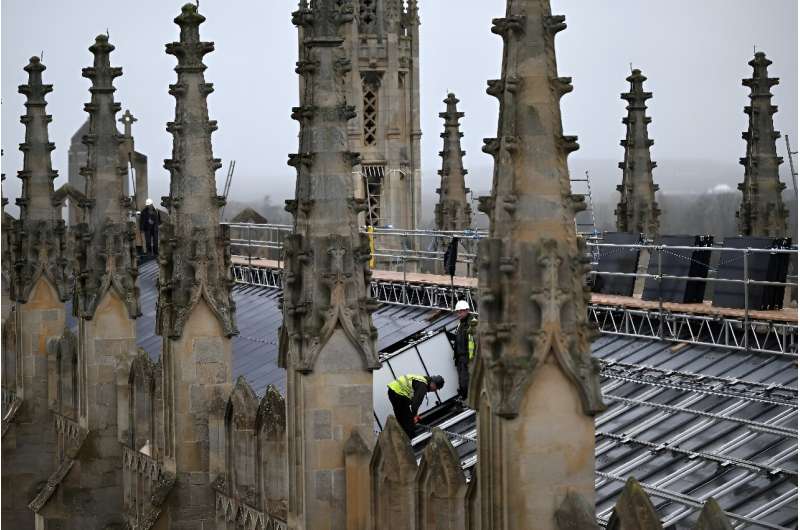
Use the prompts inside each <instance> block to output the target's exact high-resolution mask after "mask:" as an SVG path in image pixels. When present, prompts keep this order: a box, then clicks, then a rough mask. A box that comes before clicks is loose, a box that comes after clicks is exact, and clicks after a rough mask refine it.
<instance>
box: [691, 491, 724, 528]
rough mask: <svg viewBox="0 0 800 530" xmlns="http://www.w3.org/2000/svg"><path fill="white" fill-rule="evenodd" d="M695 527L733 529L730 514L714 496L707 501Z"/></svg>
mask: <svg viewBox="0 0 800 530" xmlns="http://www.w3.org/2000/svg"><path fill="white" fill-rule="evenodd" d="M694 528H695V530H733V526H732V525H731V522H730V520H729V519H728V516H727V515H725V512H723V511H722V508H720V506H719V504H718V503H717V501H716V500H714V498H713V497H712V498H710V499H708V500H707V501H706V503H705V505H704V506H703V511H701V512H700V517H699V518H698V519H697V524H696V525H695V527H694Z"/></svg>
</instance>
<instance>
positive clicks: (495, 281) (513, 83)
mask: <svg viewBox="0 0 800 530" xmlns="http://www.w3.org/2000/svg"><path fill="white" fill-rule="evenodd" d="M548 24H550V25H553V24H556V25H558V26H559V28H560V26H561V25H563V17H553V16H551V15H550V7H549V2H539V1H533V0H513V1H512V2H510V3H509V7H508V17H507V18H504V19H498V20H495V28H499V29H498V31H501V30H502V31H501V34H502V35H503V36H504V41H505V47H504V52H503V53H504V60H503V65H504V66H503V76H502V79H501V80H500V81H497V82H493V83H490V85H491V87H492V88H491V89H492V91H493V92H494V93H496V94H495V95H497V97H498V98H499V99H500V119H499V126H498V134H497V138H496V139H493V140H492V141H491V142H489V144H491V145H492V146H493V148H492V151H493V154H494V159H495V167H494V186H493V189H492V196H491V198H489V199H487V200H484V201H482V203H483V206H485V207H486V210H487V212H488V214H489V219H490V234H489V237H488V238H486V239H484V240H482V241H481V243H480V245H481V246H480V250H479V252H478V253H479V255H481V256H482V257H483V258H482V264H481V265H480V271H479V285H480V289H481V304H480V306H481V307H480V314H481V318H480V322H479V329H480V333H479V335H480V342H481V345H480V348H479V351H480V352H481V353H480V354H481V355H482V356H483V357H484V361H485V363H484V369H485V378H484V382H485V387H486V390H487V391H488V396H489V399H490V400H491V402H492V404H493V410H494V413H495V414H498V415H501V416H504V417H509V418H512V417H514V416H516V415H517V414H518V407H519V403H520V400H521V399H522V397H523V396H524V394H525V393H526V391H527V389H528V384H529V382H530V380H531V378H532V376H533V374H534V372H535V371H536V370H538V368H539V367H540V366H541V365H542V364H543V363H544V362H545V361H546V360H547V358H548V357H549V356H550V355H551V354H552V355H553V356H554V357H555V358H556V360H557V362H558V365H559V366H560V367H561V369H562V370H563V371H564V372H565V373H566V374H567V376H568V377H569V379H570V380H571V381H572V382H573V383H574V384H575V386H576V387H577V389H578V391H579V394H580V395H581V398H582V402H583V407H584V412H585V413H586V414H589V415H592V414H595V413H596V412H598V411H601V410H603V409H604V405H603V403H602V400H601V397H600V391H599V386H598V382H597V381H598V379H597V374H596V372H595V370H594V368H593V365H592V362H591V354H590V339H591V333H590V328H589V324H588V322H587V317H586V302H585V301H584V296H583V292H584V282H583V278H584V274H585V271H584V270H583V266H582V264H581V258H582V256H581V252H580V250H579V245H578V238H577V234H576V231H575V207H574V203H573V201H572V200H571V193H570V179H569V170H568V168H567V154H568V153H569V152H570V151H572V150H574V149H576V148H577V143H576V142H575V138H574V137H570V136H564V135H563V131H562V128H561V111H560V106H559V101H560V98H561V95H562V91H560V90H556V89H555V88H554V86H553V83H552V80H556V79H559V77H558V74H557V70H556V64H555V49H554V46H553V32H552V31H550V30H549V29H548V28H549V27H550V26H548ZM511 41H514V42H515V43H516V44H514V45H511ZM531 113H534V114H535V115H536V116H537V119H536V120H535V121H536V123H535V124H534V123H533V122H532V121H531V119H530V116H531Z"/></svg>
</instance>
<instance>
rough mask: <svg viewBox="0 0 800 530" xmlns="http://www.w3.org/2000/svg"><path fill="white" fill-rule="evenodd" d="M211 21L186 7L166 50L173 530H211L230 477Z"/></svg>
mask: <svg viewBox="0 0 800 530" xmlns="http://www.w3.org/2000/svg"><path fill="white" fill-rule="evenodd" d="M204 21H205V17H204V16H202V15H200V14H199V13H198V12H197V7H196V6H195V5H194V4H186V5H184V6H183V7H182V8H181V13H180V15H178V16H177V17H176V18H175V23H176V24H177V25H178V26H179V27H180V39H179V41H178V42H172V43H169V44H167V45H166V51H167V53H168V54H170V55H174V56H175V58H176V59H177V60H178V65H177V66H176V67H175V72H177V74H178V79H177V82H176V83H175V84H172V85H170V87H169V92H170V94H172V95H173V96H174V97H175V120H174V121H172V122H169V123H167V131H169V132H170V133H171V134H172V137H173V144H172V158H170V159H167V160H165V161H164V167H165V169H167V170H168V171H169V172H170V190H169V196H167V197H163V198H162V205H163V206H165V207H166V208H167V210H168V211H169V220H168V222H166V223H163V224H162V226H161V230H160V245H159V246H160V256H159V266H160V269H159V281H158V289H159V294H158V305H157V312H156V332H157V333H158V334H159V335H161V336H162V338H163V347H162V359H161V362H162V365H163V367H162V370H163V376H162V393H163V403H164V405H163V417H164V448H163V466H164V468H165V469H166V470H167V471H168V472H170V473H173V474H174V475H175V487H174V491H173V492H172V493H171V494H170V497H169V498H168V499H167V502H166V505H165V508H164V515H163V516H162V518H165V519H164V524H166V525H167V526H168V527H169V528H200V527H201V525H202V526H203V527H206V526H208V527H210V526H211V525H212V524H213V520H214V491H213V488H212V487H211V485H212V483H213V481H214V479H215V478H216V476H217V475H218V474H219V473H221V472H222V471H223V469H222V468H221V466H220V465H219V463H218V462H217V461H216V460H215V459H212V458H211V454H212V453H214V452H215V451H217V450H218V448H217V447H216V446H215V443H216V441H215V440H213V439H212V438H211V437H210V435H209V414H210V408H211V404H212V403H214V402H215V400H216V401H219V400H222V399H227V397H228V395H229V394H230V391H231V389H232V388H233V380H232V375H231V340H230V338H231V337H232V336H233V335H235V334H237V333H238V331H237V329H236V324H235V322H234V312H235V305H234V302H233V299H232V297H231V287H232V285H233V280H232V279H231V276H230V267H231V261H230V239H229V237H228V231H227V228H226V227H224V226H222V225H220V218H219V210H220V207H221V206H222V205H223V204H224V199H223V198H222V197H221V196H219V195H217V188H216V180H215V172H216V170H217V169H219V167H220V166H221V164H220V161H219V159H217V158H214V154H213V151H212V146H211V133H212V132H214V131H215V130H216V129H217V122H216V121H213V120H209V118H208V104H207V101H206V98H207V97H208V95H209V94H211V93H212V92H213V90H214V87H213V85H212V84H211V83H207V82H206V81H205V76H204V72H205V70H206V66H205V64H203V57H204V56H205V55H206V54H207V53H210V52H212V51H213V50H214V43H213V42H204V41H201V40H200V24H202V23H203V22H204Z"/></svg>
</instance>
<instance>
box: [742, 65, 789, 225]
mask: <svg viewBox="0 0 800 530" xmlns="http://www.w3.org/2000/svg"><path fill="white" fill-rule="evenodd" d="M747 64H749V65H750V66H752V67H753V77H751V78H749V79H742V85H744V86H746V87H749V88H750V105H748V106H746V107H745V108H744V112H745V114H747V116H748V120H749V125H748V127H747V131H746V132H743V133H742V138H743V139H744V140H746V141H747V151H746V152H745V156H744V157H743V158H741V159H739V163H740V164H742V165H743V166H744V181H743V182H742V183H741V184H739V190H741V192H742V203H741V205H740V206H739V210H738V211H737V212H736V217H737V219H738V223H739V233H740V234H741V235H743V236H762V237H786V235H787V220H788V219H789V212H788V210H787V209H786V205H785V204H784V202H783V197H782V193H783V190H784V189H785V188H786V185H785V184H784V183H782V182H781V181H780V177H779V175H778V166H779V165H780V164H782V163H783V158H781V157H779V156H778V155H777V150H776V147H775V140H777V139H778V138H780V133H779V132H778V131H776V130H775V126H774V124H773V122H772V115H773V114H775V113H776V112H778V107H777V106H776V105H773V104H772V93H771V92H770V88H771V87H773V86H775V85H777V84H778V82H779V79H778V78H777V77H769V75H768V73H767V67H768V66H769V65H771V64H772V61H770V60H769V59H767V57H766V55H764V53H763V52H758V53H756V54H755V57H754V58H753V59H752V60H751V61H750V62H749V63H747Z"/></svg>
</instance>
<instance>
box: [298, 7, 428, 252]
mask: <svg viewBox="0 0 800 530" xmlns="http://www.w3.org/2000/svg"><path fill="white" fill-rule="evenodd" d="M304 3H305V2H304ZM340 3H341V4H343V5H344V6H345V8H346V9H347V10H348V11H349V12H350V13H352V16H353V19H354V20H353V23H352V24H348V25H347V27H345V28H342V31H340V32H339V36H340V37H341V38H343V46H344V49H345V51H346V53H347V55H348V57H349V58H351V59H352V62H349V61H348V62H345V61H343V62H341V63H340V64H339V68H340V70H341V72H342V79H343V81H344V84H343V86H342V88H343V90H344V91H345V99H346V100H347V103H348V105H352V107H353V112H354V118H355V119H352V120H350V121H349V122H348V124H347V128H346V131H345V134H346V137H347V142H348V145H349V149H350V150H351V151H353V152H354V153H358V154H359V155H360V159H361V168H360V169H361V170H362V171H357V172H356V173H355V175H354V176H352V177H351V179H352V180H353V181H354V183H355V188H354V190H353V191H355V196H356V197H358V198H360V199H363V200H365V202H366V204H364V207H365V208H367V209H368V210H369V211H368V212H367V215H364V216H362V217H361V219H362V223H363V222H367V223H371V224H379V225H391V226H393V227H395V228H403V229H416V228H419V223H420V218H421V213H422V212H421V204H422V203H421V199H422V188H421V181H422V173H421V154H420V139H421V137H422V132H421V129H420V103H419V102H420V92H419V91H420V77H419V24H420V22H419V17H418V13H417V7H416V2H412V3H411V4H410V5H408V7H407V8H406V9H404V6H403V2H397V1H396V0H390V1H384V0H361V1H353V0H346V1H345V2H340ZM316 4H317V2H311V5H312V7H314V6H315V5H316ZM295 20H298V21H299V20H300V19H298V18H296V19H295ZM305 31H306V30H305V27H304V26H302V25H300V26H299V34H300V35H299V36H300V39H299V42H300V46H301V47H303V46H305V44H304V41H305V40H306V32H305ZM301 55H302V54H301ZM300 59H301V61H300V63H299V65H298V66H299V68H300V69H304V68H307V66H306V65H307V64H309V61H305V60H304V58H303V57H302V56H301V57H300ZM311 62H313V61H311ZM305 83H306V82H305V80H303V79H301V82H300V89H301V90H300V94H301V99H300V101H301V105H308V104H309V103H308V102H305V100H304V97H305V86H306V84H305ZM354 169H359V168H354ZM381 173H382V177H372V178H369V177H367V178H365V176H364V175H375V174H381ZM368 181H369V183H370V190H369V191H370V193H369V194H368V193H367V189H366V187H367V186H366V184H367V182H368ZM382 243H384V244H387V245H393V244H399V243H400V241H399V240H394V239H391V238H382ZM397 248H399V247H397ZM409 266H413V265H411V264H409Z"/></svg>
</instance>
